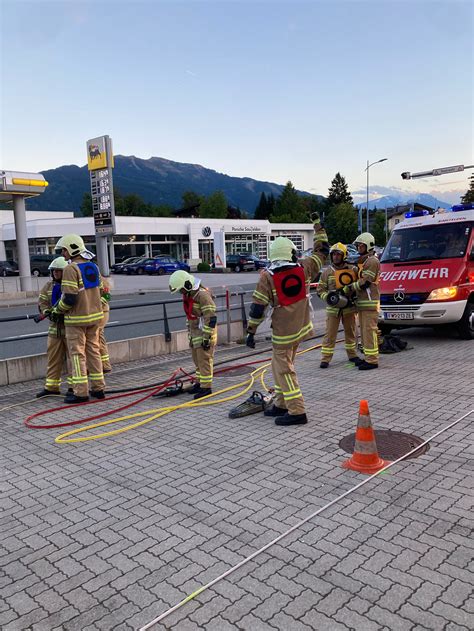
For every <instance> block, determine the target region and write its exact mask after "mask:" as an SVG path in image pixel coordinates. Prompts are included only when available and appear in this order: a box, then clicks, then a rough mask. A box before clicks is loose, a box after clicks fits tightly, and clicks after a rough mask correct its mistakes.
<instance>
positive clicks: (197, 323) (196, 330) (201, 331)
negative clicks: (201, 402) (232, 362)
mask: <svg viewBox="0 0 474 631" xmlns="http://www.w3.org/2000/svg"><path fill="white" fill-rule="evenodd" d="M169 289H170V292H171V293H172V294H174V293H176V292H178V291H179V292H180V293H181V294H182V296H183V308H184V312H185V314H186V322H187V327H188V336H189V346H190V347H191V349H192V356H193V362H194V365H195V366H196V378H197V381H196V383H195V385H194V386H193V387H192V388H191V389H190V390H188V392H189V393H190V394H194V398H195V399H201V398H202V397H206V396H208V395H209V394H211V393H212V375H213V365H214V349H215V346H216V343H217V316H216V304H215V302H214V300H213V299H212V295H211V292H210V291H209V290H208V289H207V288H206V287H204V286H203V285H201V281H200V279H199V278H194V276H191V274H188V272H185V271H184V270H179V271H177V272H173V274H171V276H170V281H169Z"/></svg>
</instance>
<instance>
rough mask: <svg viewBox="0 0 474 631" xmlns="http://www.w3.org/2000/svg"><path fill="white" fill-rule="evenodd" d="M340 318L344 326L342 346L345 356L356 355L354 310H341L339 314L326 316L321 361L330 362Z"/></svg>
mask: <svg viewBox="0 0 474 631" xmlns="http://www.w3.org/2000/svg"><path fill="white" fill-rule="evenodd" d="M341 320H342V326H343V327H344V348H345V349H346V353H347V357H348V358H349V359H351V357H357V352H356V314H355V312H354V311H352V312H348V313H345V312H344V310H342V312H341V313H339V315H329V314H328V315H327V316H326V333H325V334H324V337H323V342H322V346H321V361H323V362H328V363H329V362H330V361H331V359H332V356H333V355H334V346H335V345H336V337H337V330H338V328H339V322H340V321H341Z"/></svg>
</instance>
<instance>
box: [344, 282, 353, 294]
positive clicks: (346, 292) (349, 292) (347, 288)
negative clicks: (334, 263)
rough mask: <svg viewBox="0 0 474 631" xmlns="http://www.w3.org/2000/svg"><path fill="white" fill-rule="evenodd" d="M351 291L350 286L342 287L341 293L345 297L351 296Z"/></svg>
mask: <svg viewBox="0 0 474 631" xmlns="http://www.w3.org/2000/svg"><path fill="white" fill-rule="evenodd" d="M352 292H353V289H352V284H350V285H344V287H343V288H342V293H343V294H344V295H345V296H350V294H352Z"/></svg>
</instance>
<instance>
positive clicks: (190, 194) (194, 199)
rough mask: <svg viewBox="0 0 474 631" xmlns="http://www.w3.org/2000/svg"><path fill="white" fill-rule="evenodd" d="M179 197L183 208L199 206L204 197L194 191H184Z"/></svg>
mask: <svg viewBox="0 0 474 631" xmlns="http://www.w3.org/2000/svg"><path fill="white" fill-rule="evenodd" d="M181 199H182V200H183V208H195V207H196V206H200V204H201V203H202V201H203V200H204V197H203V196H202V195H198V194H197V193H195V192H194V191H184V193H183V194H182V195H181Z"/></svg>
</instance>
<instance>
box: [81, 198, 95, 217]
mask: <svg viewBox="0 0 474 631" xmlns="http://www.w3.org/2000/svg"><path fill="white" fill-rule="evenodd" d="M80 210H81V215H82V216H83V217H92V195H91V194H90V193H84V195H83V196H82V202H81V208H80Z"/></svg>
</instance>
